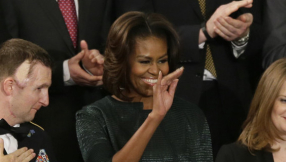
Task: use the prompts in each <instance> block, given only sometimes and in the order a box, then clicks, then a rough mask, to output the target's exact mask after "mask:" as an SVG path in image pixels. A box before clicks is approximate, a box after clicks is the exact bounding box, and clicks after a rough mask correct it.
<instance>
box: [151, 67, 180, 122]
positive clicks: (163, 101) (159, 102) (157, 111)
mask: <svg viewBox="0 0 286 162" xmlns="http://www.w3.org/2000/svg"><path fill="white" fill-rule="evenodd" d="M183 71H184V68H183V67H181V68H179V69H177V70H176V71H174V72H172V73H170V74H168V75H166V76H165V77H164V78H162V72H161V71H160V72H159V76H158V81H157V83H156V85H154V86H153V110H152V112H151V113H150V115H151V116H152V115H154V116H155V117H159V118H161V119H163V118H164V117H165V115H166V114H167V112H168V111H169V109H170V108H171V106H172V103H173V99H174V94H175V90H176V87H177V84H178V81H179V79H178V78H179V77H180V76H181V75H182V73H183Z"/></svg>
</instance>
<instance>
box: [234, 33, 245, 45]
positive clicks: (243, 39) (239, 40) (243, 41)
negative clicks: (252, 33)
mask: <svg viewBox="0 0 286 162" xmlns="http://www.w3.org/2000/svg"><path fill="white" fill-rule="evenodd" d="M248 40H249V32H247V34H246V35H245V36H243V37H241V38H239V39H237V40H233V41H232V43H234V44H235V45H237V46H243V45H245V44H246V43H247V42H248Z"/></svg>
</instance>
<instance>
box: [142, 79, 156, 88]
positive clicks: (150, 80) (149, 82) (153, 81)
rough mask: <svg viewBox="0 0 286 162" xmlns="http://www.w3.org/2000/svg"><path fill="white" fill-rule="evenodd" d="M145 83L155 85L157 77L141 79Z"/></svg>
mask: <svg viewBox="0 0 286 162" xmlns="http://www.w3.org/2000/svg"><path fill="white" fill-rule="evenodd" d="M142 80H143V81H144V82H145V83H146V84H149V85H152V86H153V85H155V84H156V83H157V81H158V79H142Z"/></svg>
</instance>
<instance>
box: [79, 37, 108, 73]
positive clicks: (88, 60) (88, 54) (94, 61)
mask: <svg viewBox="0 0 286 162" xmlns="http://www.w3.org/2000/svg"><path fill="white" fill-rule="evenodd" d="M80 47H81V49H82V50H83V51H84V52H85V54H84V57H83V59H82V60H81V61H82V64H83V65H84V67H85V68H86V69H87V70H88V71H89V72H91V73H92V74H93V75H95V76H101V75H102V74H103V63H104V57H103V56H102V54H101V53H100V52H99V51H98V50H96V49H92V50H89V49H88V45H87V43H86V41H84V40H83V41H81V42H80Z"/></svg>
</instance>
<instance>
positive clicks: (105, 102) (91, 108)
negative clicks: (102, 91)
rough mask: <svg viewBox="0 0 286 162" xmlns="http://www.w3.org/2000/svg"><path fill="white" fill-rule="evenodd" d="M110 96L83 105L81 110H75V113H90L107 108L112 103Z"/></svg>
mask: <svg viewBox="0 0 286 162" xmlns="http://www.w3.org/2000/svg"><path fill="white" fill-rule="evenodd" d="M111 102H112V100H111V96H106V97H104V98H102V99H100V100H97V101H95V102H93V103H92V104H89V105H86V106H84V107H83V108H82V109H81V110H79V111H78V112H77V114H85V113H87V114H92V113H95V112H96V111H98V110H100V111H101V110H103V109H108V108H110V107H111V105H112V103H111Z"/></svg>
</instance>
